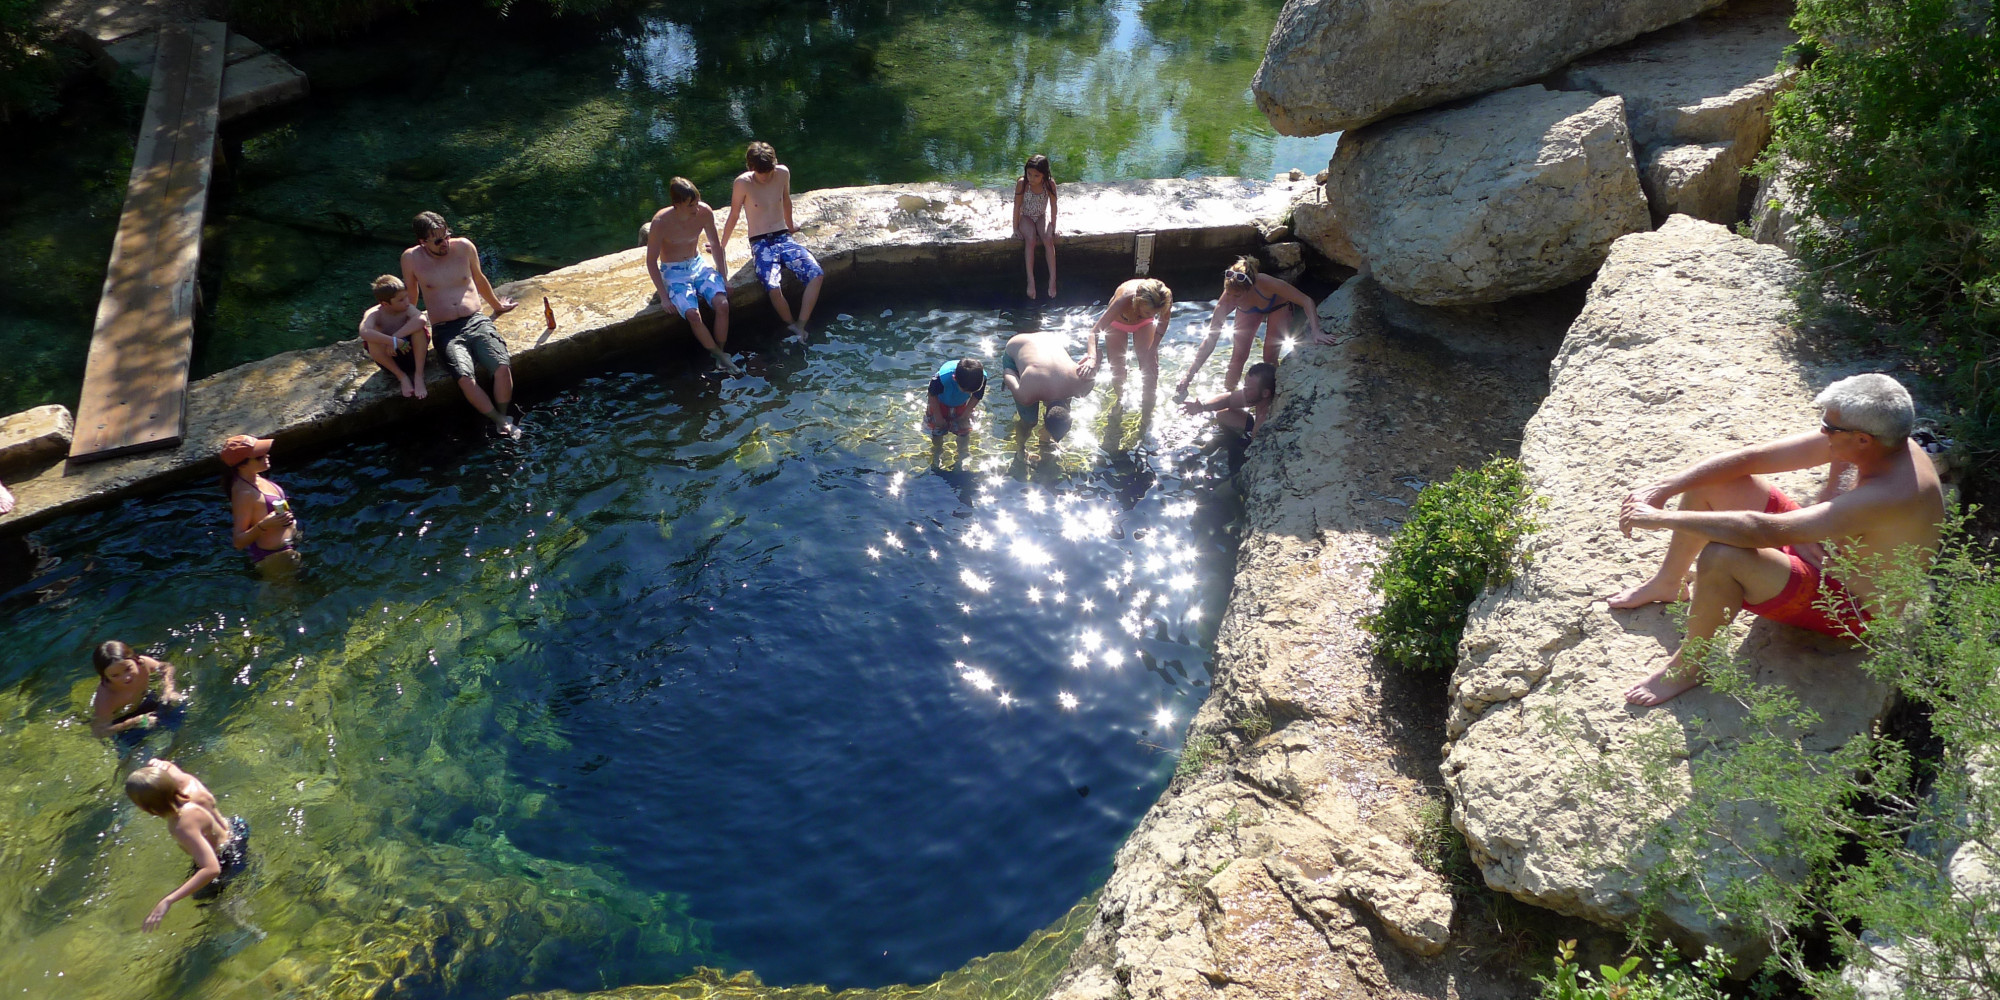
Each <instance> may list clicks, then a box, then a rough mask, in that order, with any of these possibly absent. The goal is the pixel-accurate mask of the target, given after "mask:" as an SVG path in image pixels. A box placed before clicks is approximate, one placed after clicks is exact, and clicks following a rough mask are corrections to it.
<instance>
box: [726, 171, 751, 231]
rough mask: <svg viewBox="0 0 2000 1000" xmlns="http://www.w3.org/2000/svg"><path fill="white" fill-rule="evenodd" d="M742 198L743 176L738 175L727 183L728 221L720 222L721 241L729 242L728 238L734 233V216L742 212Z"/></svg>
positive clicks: (743, 195) (743, 196)
mask: <svg viewBox="0 0 2000 1000" xmlns="http://www.w3.org/2000/svg"><path fill="white" fill-rule="evenodd" d="M744 198H745V194H744V189H743V178H741V177H738V178H736V180H734V181H732V182H730V185H729V221H728V222H725V223H723V224H722V241H723V242H724V243H727V242H729V238H730V237H731V236H734V235H736V217H737V216H739V215H741V214H743V200H744Z"/></svg>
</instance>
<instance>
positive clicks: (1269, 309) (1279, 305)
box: [1236, 285, 1291, 316]
mask: <svg viewBox="0 0 2000 1000" xmlns="http://www.w3.org/2000/svg"><path fill="white" fill-rule="evenodd" d="M1249 291H1252V292H1256V293H1257V294H1258V295H1263V296H1264V305H1263V307H1262V308H1259V307H1257V306H1237V307H1236V308H1238V309H1241V310H1242V311H1244V312H1253V313H1256V314H1257V315H1259V316H1268V315H1270V314H1271V313H1274V312H1277V311H1278V310H1280V309H1283V308H1285V307H1286V306H1288V305H1291V303H1289V302H1284V301H1280V300H1279V298H1278V297H1277V296H1276V295H1265V294H1264V292H1263V291H1262V290H1260V289H1258V287H1257V286H1256V285H1251V286H1250V288H1249Z"/></svg>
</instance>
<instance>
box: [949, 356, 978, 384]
mask: <svg viewBox="0 0 2000 1000" xmlns="http://www.w3.org/2000/svg"><path fill="white" fill-rule="evenodd" d="M951 377H952V379H953V380H954V381H956V382H957V383H958V387H959V388H961V389H964V390H965V391H966V392H978V391H979V387H980V386H983V385H985V384H986V365H985V364H983V363H981V362H980V360H979V359H978V358H960V359H958V367H956V368H953V369H952V371H951Z"/></svg>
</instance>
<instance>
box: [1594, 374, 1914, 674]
mask: <svg viewBox="0 0 2000 1000" xmlns="http://www.w3.org/2000/svg"><path fill="white" fill-rule="evenodd" d="M1813 406H1815V407H1816V408H1818V409H1819V411H1820V426H1819V429H1818V430H1816V431H1807V432H1805V433H1803V434H1795V435H1793V436H1791V437H1786V438H1779V439H1778V440H1776V441H1771V442H1768V443H1765V444H1760V445H1753V446H1751V447H1748V448H1740V449H1738V450H1736V451H1732V452H1728V453H1725V454H1722V455H1717V456H1714V457H1712V458H1707V459H1703V460H1702V461H1700V462H1697V463H1695V464H1694V465H1691V466H1689V467H1688V468H1686V469H1683V470H1681V471H1680V472H1677V473H1675V474H1674V475H1672V476H1668V477H1667V478H1666V479H1663V480H1661V481H1659V482H1657V483H1654V484H1653V485H1651V486H1647V487H1645V488H1643V489H1640V490H1638V491H1636V492H1634V493H1633V494H1632V495H1630V496H1628V497H1626V498H1625V502H1624V505H1623V508H1622V509H1621V510H1620V512H1619V515H1618V527H1619V528H1620V529H1621V530H1623V531H1624V532H1625V534H1626V535H1627V536H1628V537H1629V536H1630V535H1631V533H1632V530H1633V529H1634V528H1638V529H1642V530H1650V529H1665V530H1670V531H1672V532H1673V533H1674V536H1673V540H1672V541H1671V542H1670V543H1668V545H1667V554H1666V558H1665V559H1664V560H1662V562H1661V564H1660V569H1659V572H1657V573H1654V574H1653V577H1652V579H1650V580H1647V581H1646V582H1645V583H1642V584H1640V585H1639V586H1636V587H1633V588H1631V589H1629V590H1625V591H1623V592H1621V593H1618V594H1616V595H1614V596H1612V597H1611V598H1610V603H1611V606H1612V607H1614V608H1636V607H1639V606H1641V605H1644V604H1651V603H1654V602H1658V601H1676V600H1680V599H1681V598H1682V596H1683V594H1682V588H1681V582H1682V580H1683V579H1684V578H1685V577H1686V576H1687V572H1688V568H1689V567H1690V566H1692V567H1693V568H1694V595H1693V599H1692V604H1691V606H1690V607H1689V609H1688V618H1687V638H1688V641H1691V642H1700V641H1703V640H1706V639H1709V638H1710V637H1712V636H1714V635H1715V633H1716V631H1717V630H1719V629H1721V628H1722V626H1724V625H1726V624H1728V623H1729V622H1730V621H1731V620H1732V619H1734V618H1735V617H1736V612H1737V610H1738V609H1741V610H1744V611H1748V612H1750V613H1751V614H1754V615H1757V616H1759V617H1763V618H1769V619H1772V620H1773V621H1779V622H1784V623H1785V624H1788V625H1797V626H1799V627H1801V628H1808V629H1812V630H1813V631H1815V632H1821V633H1824V634H1826V635H1832V636H1840V637H1848V638H1851V637H1854V636H1856V635H1858V634H1859V633H1860V632H1862V631H1863V630H1865V629H1866V628H1867V627H1868V619H1869V617H1870V615H1871V614H1872V612H1873V611H1878V610H1880V609H1879V608H1873V609H1871V608H1870V607H1869V606H1868V605H1869V602H1870V599H1871V598H1873V597H1874V596H1875V592H1876V586H1875V582H1874V579H1873V577H1872V575H1871V574H1872V572H1877V571H1879V570H1880V569H1881V567H1882V565H1883V563H1884V562H1885V561H1887V560H1890V559H1908V558H1911V557H1912V556H1915V557H1917V558H1922V559H1926V560H1927V559H1928V558H1929V556H1930V555H1931V554H1934V553H1935V552H1936V551H1937V547H1938V524H1939V522H1940V521H1941V520H1942V519H1943V518H1944V491H1943V489H1942V488H1941V487H1940V486H1939V485H1938V478H1937V470H1936V469H1935V468H1934V467H1933V466H1932V465H1931V460H1930V457H1929V456H1928V455H1926V454H1925V453H1924V451H1923V448H1922V446H1920V445H1918V444H1917V443H1916V442H1915V441H1913V440H1911V439H1910V436H1909V435H1910V431H1911V430H1912V429H1913V428H1914V427H1915V424H1916V410H1915V407H1914V406H1912V404H1911V402H1910V394H1909V393H1908V392H1906V391H1905V390H1904V389H1903V387H1902V386H1901V385H1900V384H1898V383H1897V382H1896V380H1895V379H1892V378H1890V377H1889V376H1887V375H1856V376H1854V377H1853V378H1844V379H1841V380H1840V381H1838V382H1835V383H1833V384H1832V385H1830V386H1827V387H1826V389H1825V390H1824V391H1822V392H1821V393H1820V394H1819V396H1818V397H1817V398H1815V399H1814V400H1813ZM1821 465H1825V466H1828V469H1827V479H1826V485H1825V486H1824V487H1822V488H1821V489H1820V492H1819V496H1818V497H1817V498H1816V499H1815V500H1814V502H1813V503H1812V504H1811V505H1809V506H1806V507H1801V506H1799V505H1798V503H1796V502H1794V501H1793V500H1792V499H1791V498H1790V497H1788V496H1786V495H1785V494H1784V491H1782V490H1780V489H1778V488H1777V487H1776V486H1773V485H1771V484H1770V483H1769V482H1768V481H1766V480H1765V479H1764V478H1763V477H1764V476H1766V475H1769V474H1772V473H1778V472H1791V471H1794V470H1797V469H1810V468H1814V467H1816V466H1821ZM1850 472H1851V473H1852V474H1853V481H1852V485H1851V486H1849V485H1846V480H1847V477H1848V474H1849V473H1850ZM1676 495H1679V496H1681V497H1682V499H1681V505H1680V509H1678V510H1664V509H1662V505H1663V504H1665V503H1666V502H1667V500H1668V499H1669V498H1671V497H1674V496H1676ZM1829 547H1831V548H1833V549H1835V550H1837V551H1839V552H1841V553H1842V554H1843V555H1845V556H1848V557H1849V558H1850V559H1851V560H1852V564H1853V565H1854V566H1856V567H1859V568H1858V569H1856V570H1855V571H1854V572H1853V573H1852V574H1851V575H1850V576H1848V577H1847V578H1846V579H1845V580H1836V579H1834V578H1833V577H1830V576H1826V575H1824V573H1823V572H1822V566H1823V565H1824V563H1825V559H1826V554H1827V549H1828V548H1829ZM1822 599H1824V600H1825V601H1830V602H1831V603H1832V604H1833V605H1834V611H1833V612H1832V613H1830V614H1829V613H1828V612H1826V611H1824V610H1822V609H1821V608H1819V607H1816V606H1815V605H1816V604H1817V603H1820V602H1821V601H1822ZM1686 650H1687V643H1686V642H1683V643H1682V644H1681V648H1680V650H1677V651H1675V653H1674V655H1673V656H1672V657H1671V658H1669V659H1668V660H1667V665H1666V666H1664V667H1662V668H1660V669H1659V670H1657V671H1655V672H1654V673H1653V674H1652V675H1650V676H1648V677H1646V678H1645V679H1643V680H1641V681H1639V683H1637V684H1634V685H1633V686H1632V687H1631V688H1629V689H1628V690H1626V692H1625V700H1626V701H1628V702H1631V703H1632V704H1634V705H1658V704H1661V703H1662V702H1666V701H1668V700H1670V699H1672V698H1674V697H1676V696H1678V695H1680V694H1681V693H1682V692H1685V691H1687V690H1688V689H1690V688H1693V687H1695V686H1696V685H1698V684H1700V683H1701V680H1702V677H1701V665H1700V664H1699V663H1696V664H1693V665H1685V664H1683V663H1682V662H1681V656H1682V654H1683V653H1684V652H1686Z"/></svg>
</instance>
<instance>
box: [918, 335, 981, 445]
mask: <svg viewBox="0 0 2000 1000" xmlns="http://www.w3.org/2000/svg"><path fill="white" fill-rule="evenodd" d="M985 396H986V366H985V365H982V364H980V363H979V359H978V358H960V359H958V360H957V361H947V362H945V363H944V366H943V367H941V368H939V369H938V371H937V374H936V375H933V376H931V389H930V400H929V401H928V402H927V403H926V404H925V408H924V433H926V434H929V435H930V436H931V468H933V469H935V468H937V465H938V460H939V459H941V458H943V457H944V434H945V432H946V431H950V432H951V433H953V434H956V435H958V461H957V462H956V463H955V464H954V465H953V466H952V468H954V469H958V468H963V467H964V466H965V452H966V449H967V448H968V447H970V446H971V444H972V410H973V408H974V407H976V406H978V405H979V401H980V400H981V399H982V398H984V397H985Z"/></svg>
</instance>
